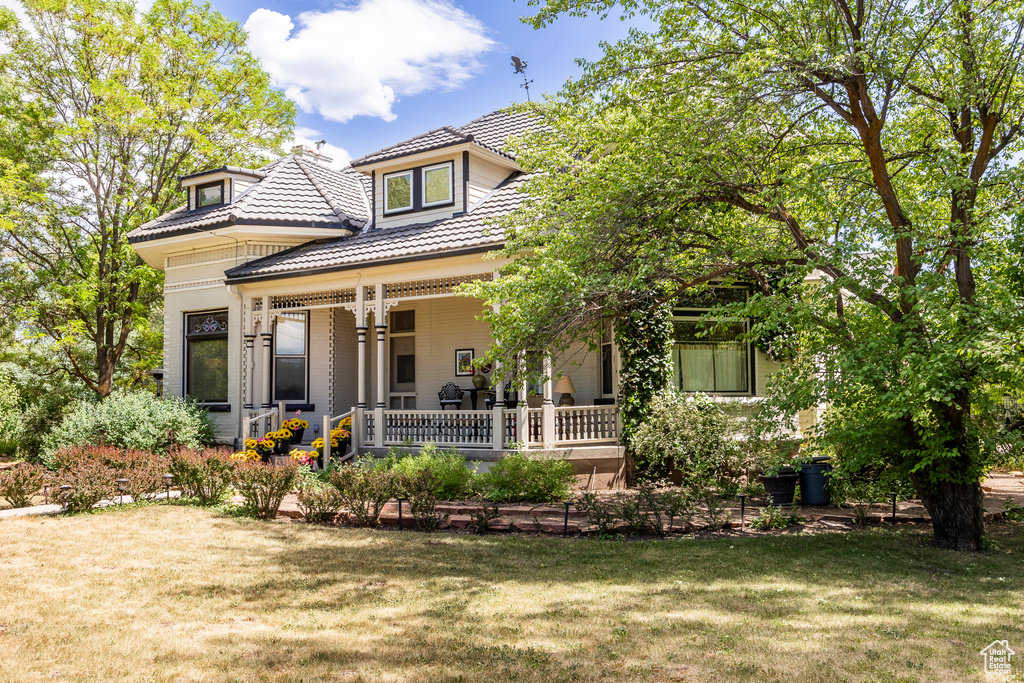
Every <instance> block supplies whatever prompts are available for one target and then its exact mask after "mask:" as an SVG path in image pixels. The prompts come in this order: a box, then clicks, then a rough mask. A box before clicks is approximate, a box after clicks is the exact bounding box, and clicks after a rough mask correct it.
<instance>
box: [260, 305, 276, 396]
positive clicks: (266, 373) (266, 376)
mask: <svg viewBox="0 0 1024 683" xmlns="http://www.w3.org/2000/svg"><path fill="white" fill-rule="evenodd" d="M263 316H264V318H263V319H264V328H265V329H268V330H269V329H271V327H270V326H271V323H270V316H269V315H268V314H267V313H266V312H264V314H263ZM273 338H274V335H273V334H272V333H270V332H261V333H260V339H262V340H263V356H262V360H263V373H262V374H261V377H260V380H261V382H260V388H261V389H262V391H261V392H260V398H261V400H262V403H261V405H260V407H261V408H269V407H270V366H271V353H270V344H271V341H272V340H273Z"/></svg>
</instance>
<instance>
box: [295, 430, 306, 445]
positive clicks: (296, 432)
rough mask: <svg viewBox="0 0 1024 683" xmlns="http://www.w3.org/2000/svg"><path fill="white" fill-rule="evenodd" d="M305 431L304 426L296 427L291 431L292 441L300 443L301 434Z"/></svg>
mask: <svg viewBox="0 0 1024 683" xmlns="http://www.w3.org/2000/svg"><path fill="white" fill-rule="evenodd" d="M305 432H306V430H305V428H302V429H296V430H295V431H293V432H292V443H294V444H299V443H302V435H303V434H304V433H305Z"/></svg>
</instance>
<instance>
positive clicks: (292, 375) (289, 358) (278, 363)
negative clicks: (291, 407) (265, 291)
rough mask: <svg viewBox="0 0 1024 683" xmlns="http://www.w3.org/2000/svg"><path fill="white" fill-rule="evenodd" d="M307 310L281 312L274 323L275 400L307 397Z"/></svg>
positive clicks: (304, 398)
mask: <svg viewBox="0 0 1024 683" xmlns="http://www.w3.org/2000/svg"><path fill="white" fill-rule="evenodd" d="M306 336H307V335H306V314H305V313H282V314H280V315H278V317H277V323H276V324H275V325H274V401H275V402H276V401H305V400H306Z"/></svg>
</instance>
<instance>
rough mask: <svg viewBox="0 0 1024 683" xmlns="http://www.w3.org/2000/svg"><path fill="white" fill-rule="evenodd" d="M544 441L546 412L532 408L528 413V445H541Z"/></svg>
mask: <svg viewBox="0 0 1024 683" xmlns="http://www.w3.org/2000/svg"><path fill="white" fill-rule="evenodd" d="M543 440H544V411H543V410H541V409H540V408H530V409H529V410H527V411H526V443H528V444H530V443H540V442H541V441H543Z"/></svg>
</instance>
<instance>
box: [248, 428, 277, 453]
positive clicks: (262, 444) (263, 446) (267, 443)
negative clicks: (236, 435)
mask: <svg viewBox="0 0 1024 683" xmlns="http://www.w3.org/2000/svg"><path fill="white" fill-rule="evenodd" d="M272 433H273V432H271V434H272ZM274 443H275V439H273V438H272V437H271V436H270V434H267V435H266V436H264V437H262V438H261V439H259V440H257V441H256V445H255V450H257V451H272V450H274ZM246 445H248V442H246Z"/></svg>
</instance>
